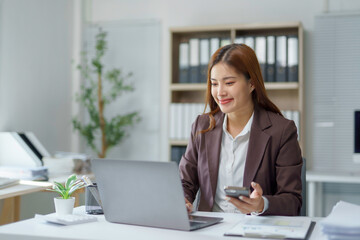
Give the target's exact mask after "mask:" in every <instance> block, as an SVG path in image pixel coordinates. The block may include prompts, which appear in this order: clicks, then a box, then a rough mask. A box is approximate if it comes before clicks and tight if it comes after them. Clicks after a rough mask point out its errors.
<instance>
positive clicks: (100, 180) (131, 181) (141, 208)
mask: <svg viewBox="0 0 360 240" xmlns="http://www.w3.org/2000/svg"><path fill="white" fill-rule="evenodd" d="M91 164H92V168H93V171H94V173H95V179H96V182H97V185H98V189H99V193H100V198H101V202H102V205H103V210H104V214H105V219H106V220H107V221H109V222H115V223H125V224H134V225H141V226H150V227H159V228H169V229H178V230H185V231H190V230H195V229H199V228H203V227H207V226H210V225H213V224H216V223H218V222H220V221H221V220H222V218H213V217H199V216H192V215H188V213H187V210H186V207H185V200H184V194H183V190H182V186H181V181H180V176H179V170H178V167H177V164H176V163H175V162H147V161H123V160H110V159H93V160H91Z"/></svg>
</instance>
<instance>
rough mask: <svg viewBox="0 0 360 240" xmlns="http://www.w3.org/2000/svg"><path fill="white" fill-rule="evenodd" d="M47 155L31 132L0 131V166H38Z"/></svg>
mask: <svg viewBox="0 0 360 240" xmlns="http://www.w3.org/2000/svg"><path fill="white" fill-rule="evenodd" d="M49 156H50V154H49V153H48V152H47V151H46V149H45V148H44V146H43V145H42V144H41V143H40V141H39V140H38V139H37V138H36V136H35V135H34V134H33V133H31V132H24V133H20V132H0V166H13V167H15V166H18V167H38V166H42V165H43V162H42V158H43V157H49Z"/></svg>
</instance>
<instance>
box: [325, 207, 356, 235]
mask: <svg viewBox="0 0 360 240" xmlns="http://www.w3.org/2000/svg"><path fill="white" fill-rule="evenodd" d="M321 224H322V231H323V233H324V234H325V235H327V236H328V239H330V240H335V239H342V240H344V239H345V240H348V239H349V240H350V239H351V240H352V239H354V240H355V239H357V240H358V239H360V206H359V205H356V204H351V203H347V202H343V201H340V202H338V203H337V204H336V205H335V206H334V207H333V209H332V211H331V213H330V215H329V216H327V217H326V218H325V219H324V220H323V221H322V222H321Z"/></svg>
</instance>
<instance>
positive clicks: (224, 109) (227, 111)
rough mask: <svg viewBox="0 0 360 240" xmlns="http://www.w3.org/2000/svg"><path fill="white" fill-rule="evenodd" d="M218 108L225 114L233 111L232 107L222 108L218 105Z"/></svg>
mask: <svg viewBox="0 0 360 240" xmlns="http://www.w3.org/2000/svg"><path fill="white" fill-rule="evenodd" d="M220 110H221V112H223V113H225V114H228V113H232V112H233V109H230V108H222V107H220Z"/></svg>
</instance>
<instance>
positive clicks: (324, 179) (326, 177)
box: [306, 171, 360, 217]
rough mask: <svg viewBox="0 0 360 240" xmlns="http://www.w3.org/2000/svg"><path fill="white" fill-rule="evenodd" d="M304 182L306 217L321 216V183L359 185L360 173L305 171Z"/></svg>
mask: <svg viewBox="0 0 360 240" xmlns="http://www.w3.org/2000/svg"><path fill="white" fill-rule="evenodd" d="M306 182H307V184H308V188H307V189H308V216H309V217H318V216H321V215H322V213H321V205H322V204H323V194H322V192H323V189H322V184H323V183H359V184H360V173H351V172H320V171H307V172H306Z"/></svg>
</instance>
